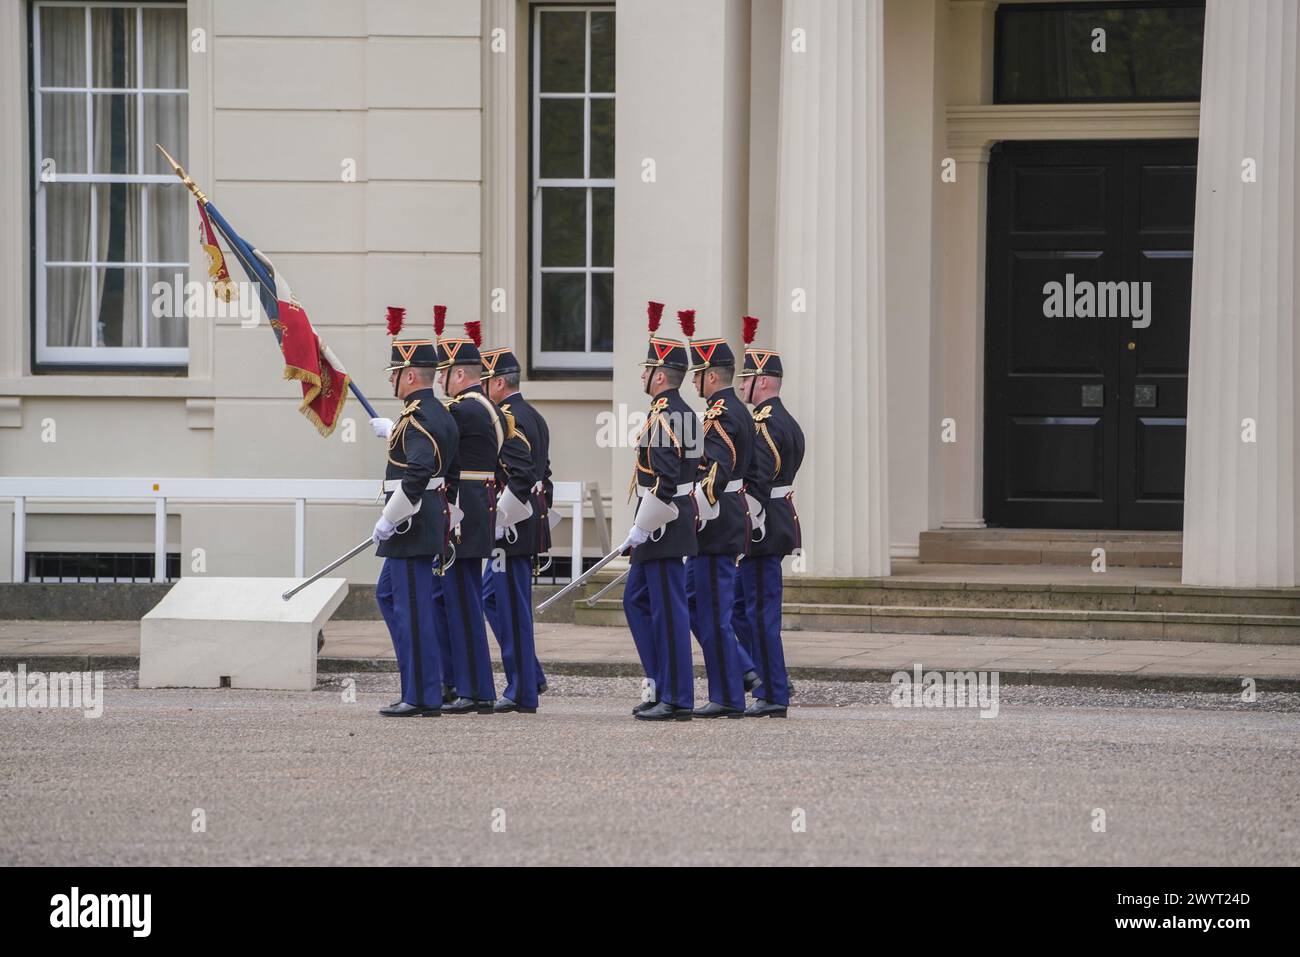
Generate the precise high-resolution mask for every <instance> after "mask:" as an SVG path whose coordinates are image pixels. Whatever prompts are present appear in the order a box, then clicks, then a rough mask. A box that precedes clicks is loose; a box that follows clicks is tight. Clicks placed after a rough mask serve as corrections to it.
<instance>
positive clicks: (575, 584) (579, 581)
mask: <svg viewBox="0 0 1300 957" xmlns="http://www.w3.org/2000/svg"><path fill="white" fill-rule="evenodd" d="M626 547H627V543H626V542H625V543H624V544H622V545H620V546H618V548H616V549H614V550H613V551H612V552H610V553H609V554H608V555H606V556H605V557H604V558H602V559H601V560H600V561H598V562H596V564H594V565H592V566H591V567H590V568H588V569H587V570H586V571H585V572H583V573H582V574H581V575H579V576H578V577H577V578H575V579H574V580H573V581H571V582H569V584H567V585H565V586H564V587H563V588H561V589H560V590H559V591H557V592H556V593H555V594H554V595H552V596H551V597H550V598H548V599H546V601H544V602H542V603H541V604H540V605H538V606H537V609H536V612H537V614H539V615H540V614H542V613H543V612H545V611H546V609H548V608H550V607H551V606H552V605H554V604H555V603H556V602H557V601H559V600H560V599H561V598H563V597H564V596H565V595H567V594H568V593H569V592H571V591H573V590H574V589H575V588H581V587H582V586H583V585H585V584H586V583H587V580H588V579H589V578H591V576H592V575H594V574H596V572H598V571H600V570H601V569H602V568H604V567H605V566H606V565H608V564H609V563H610V562H612V561H613V560H614V559H616V558H618V556H619V555H622V554H623V549H624V548H626ZM579 561H581V559H579Z"/></svg>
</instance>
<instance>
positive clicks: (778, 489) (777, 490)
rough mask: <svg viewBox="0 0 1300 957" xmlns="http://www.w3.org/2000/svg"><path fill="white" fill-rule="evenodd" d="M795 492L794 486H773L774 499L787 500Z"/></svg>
mask: <svg viewBox="0 0 1300 957" xmlns="http://www.w3.org/2000/svg"><path fill="white" fill-rule="evenodd" d="M793 491H794V486H793V485H774V486H772V498H785V497H786V496H787V495H789V494H790V493H791V492H793Z"/></svg>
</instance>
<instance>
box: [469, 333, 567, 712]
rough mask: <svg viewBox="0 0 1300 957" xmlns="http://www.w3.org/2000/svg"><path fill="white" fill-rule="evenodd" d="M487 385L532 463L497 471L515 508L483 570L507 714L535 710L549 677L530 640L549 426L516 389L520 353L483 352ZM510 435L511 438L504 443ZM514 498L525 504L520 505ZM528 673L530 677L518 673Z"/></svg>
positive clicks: (544, 538) (545, 508) (547, 487)
mask: <svg viewBox="0 0 1300 957" xmlns="http://www.w3.org/2000/svg"><path fill="white" fill-rule="evenodd" d="M482 360H483V384H484V387H485V388H486V389H487V393H488V398H490V399H491V400H492V401H493V402H494V403H495V404H496V405H497V407H498V408H499V409H500V410H501V412H502V414H503V415H505V417H506V418H507V419H508V420H509V421H510V422H511V424H512V426H513V430H514V434H515V436H516V437H517V439H516V440H517V441H519V442H522V443H523V444H524V446H526V447H527V449H528V454H529V465H530V468H529V469H528V471H527V472H525V471H523V470H522V469H515V470H513V471H507V470H506V468H505V467H504V465H502V467H501V468H499V469H498V471H497V489H498V492H499V494H500V495H502V496H503V497H505V496H507V495H509V497H510V498H511V499H513V502H512V503H510V509H513V514H518V515H522V516H523V517H522V518H521V519H519V520H517V521H513V522H510V521H509V518H510V516H509V515H508V514H507V512H508V511H509V509H507V508H503V507H502V506H500V505H499V506H498V509H497V511H498V513H499V515H498V519H497V521H498V527H497V529H496V531H497V535H496V539H497V542H496V544H497V549H498V550H499V552H501V553H502V554H499V555H496V556H494V557H493V559H492V561H490V562H488V564H487V567H486V568H485V569H484V571H483V610H484V612H485V613H486V614H487V620H488V624H490V625H491V626H492V632H493V634H495V635H496V638H497V644H498V645H500V646H501V665H502V667H503V669H504V670H505V673H506V689H505V691H504V692H502V696H501V697H500V698H498V699H497V703H496V708H495V711H496V713H497V714H502V713H506V712H511V711H521V712H524V713H526V714H532V713H533V712H535V711H536V710H537V695H538V692H539V691H540V690H541V687H542V685H543V684H544V683H545V681H546V677H545V675H543V674H542V668H541V665H540V664H538V662H537V649H536V646H535V644H534V642H533V565H534V562H535V560H536V558H537V556H538V555H542V554H545V553H546V552H548V551H550V547H551V527H550V521H549V517H550V505H551V501H552V495H553V485H552V483H551V460H550V448H551V433H550V429H548V428H547V426H546V420H545V419H544V418H542V416H541V413H539V412H538V411H537V410H536V409H534V408H533V407H532V406H531V405H529V404H528V402H526V401H525V400H524V397H523V396H522V395H521V394H520V393H519V373H520V368H519V360H518V359H517V358H515V354H514V353H513V352H511V351H510V350H509V349H492V350H489V351H487V352H484V353H482ZM509 444H510V440H507V445H509ZM516 503H526V506H527V507H526V508H520V507H519V506H518V505H517V504H516ZM521 674H523V675H528V680H527V681H521V680H520V678H519V676H520V675H521Z"/></svg>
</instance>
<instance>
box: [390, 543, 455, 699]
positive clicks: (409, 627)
mask: <svg viewBox="0 0 1300 957" xmlns="http://www.w3.org/2000/svg"><path fill="white" fill-rule="evenodd" d="M430 567H431V565H430V561H429V559H428V558H385V559H384V567H383V570H382V571H381V572H380V573H379V581H378V582H376V584H375V600H376V601H377V602H378V603H379V611H380V614H382V615H383V616H384V623H385V624H387V625H388V634H389V635H390V636H391V637H392V639H393V650H394V651H395V652H396V653H397V670H398V671H399V672H400V673H401V676H402V700H403V701H405V702H406V703H407V704H414V705H419V706H421V707H425V708H436V707H438V706H439V705H441V704H442V686H441V683H440V679H441V677H442V654H441V651H440V649H439V648H438V636H437V632H436V631H435V630H434V607H433V588H432V583H431V582H430V581H429V569H430Z"/></svg>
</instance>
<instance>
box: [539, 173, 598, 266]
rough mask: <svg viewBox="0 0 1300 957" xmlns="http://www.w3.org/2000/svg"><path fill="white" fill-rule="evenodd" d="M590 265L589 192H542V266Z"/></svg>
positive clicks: (570, 190) (558, 189) (576, 190)
mask: <svg viewBox="0 0 1300 957" xmlns="http://www.w3.org/2000/svg"><path fill="white" fill-rule="evenodd" d="M586 264H587V190H586V189H585V188H584V187H573V188H570V187H563V188H556V187H551V188H547V189H543V190H542V265H543V266H585V265H586Z"/></svg>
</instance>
